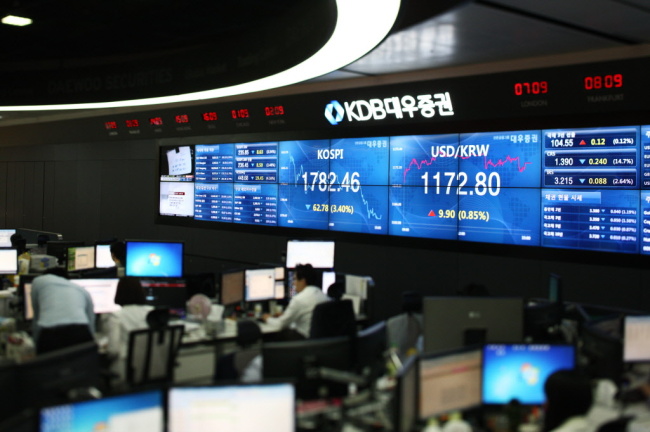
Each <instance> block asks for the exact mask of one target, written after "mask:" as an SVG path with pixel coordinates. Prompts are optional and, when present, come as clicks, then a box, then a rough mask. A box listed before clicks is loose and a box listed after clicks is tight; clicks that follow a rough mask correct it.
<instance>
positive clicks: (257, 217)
mask: <svg viewBox="0 0 650 432" xmlns="http://www.w3.org/2000/svg"><path fill="white" fill-rule="evenodd" d="M233 222H235V223H242V224H252V225H270V226H275V225H277V224H278V185H277V184H245V183H235V185H234V190H233Z"/></svg>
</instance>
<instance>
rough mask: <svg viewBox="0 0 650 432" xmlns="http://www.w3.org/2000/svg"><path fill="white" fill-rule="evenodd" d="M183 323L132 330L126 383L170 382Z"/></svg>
mask: <svg viewBox="0 0 650 432" xmlns="http://www.w3.org/2000/svg"><path fill="white" fill-rule="evenodd" d="M184 328H185V327H184V326H183V325H170V326H161V327H157V328H147V329H142V330H134V331H132V332H131V333H129V348H128V352H127V358H126V383H127V385H128V386H129V387H137V386H143V385H147V384H159V383H171V382H173V380H174V368H175V366H176V355H177V354H178V350H179V348H180V344H181V339H182V337H183V331H184Z"/></svg>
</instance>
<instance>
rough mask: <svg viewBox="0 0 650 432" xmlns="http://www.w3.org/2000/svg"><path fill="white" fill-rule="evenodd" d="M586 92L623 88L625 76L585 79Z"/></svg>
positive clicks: (602, 76) (612, 75)
mask: <svg viewBox="0 0 650 432" xmlns="http://www.w3.org/2000/svg"><path fill="white" fill-rule="evenodd" d="M583 85H584V89H585V90H600V89H612V88H621V87H623V74H611V75H593V76H586V77H584V79H583Z"/></svg>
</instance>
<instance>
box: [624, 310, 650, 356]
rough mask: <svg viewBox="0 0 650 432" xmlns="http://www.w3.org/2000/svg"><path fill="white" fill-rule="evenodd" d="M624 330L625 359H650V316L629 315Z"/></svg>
mask: <svg viewBox="0 0 650 432" xmlns="http://www.w3.org/2000/svg"><path fill="white" fill-rule="evenodd" d="M623 331H624V337H623V360H624V361H626V362H647V361H650V316H648V315H645V316H632V315H627V316H626V317H625V322H624V330H623Z"/></svg>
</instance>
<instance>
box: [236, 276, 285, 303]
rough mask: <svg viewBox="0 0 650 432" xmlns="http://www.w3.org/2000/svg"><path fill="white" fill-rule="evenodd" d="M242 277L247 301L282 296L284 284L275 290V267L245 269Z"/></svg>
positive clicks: (280, 297)
mask: <svg viewBox="0 0 650 432" xmlns="http://www.w3.org/2000/svg"><path fill="white" fill-rule="evenodd" d="M244 277H245V285H244V286H245V300H246V301H247V302H254V301H260V300H269V299H282V298H284V284H282V285H280V286H281V288H282V289H281V290H276V283H275V268H267V269H246V270H245V271H244Z"/></svg>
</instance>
